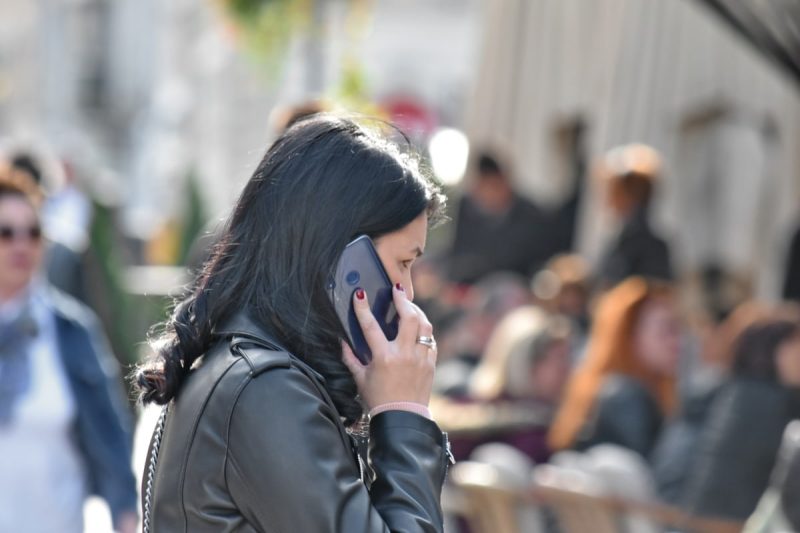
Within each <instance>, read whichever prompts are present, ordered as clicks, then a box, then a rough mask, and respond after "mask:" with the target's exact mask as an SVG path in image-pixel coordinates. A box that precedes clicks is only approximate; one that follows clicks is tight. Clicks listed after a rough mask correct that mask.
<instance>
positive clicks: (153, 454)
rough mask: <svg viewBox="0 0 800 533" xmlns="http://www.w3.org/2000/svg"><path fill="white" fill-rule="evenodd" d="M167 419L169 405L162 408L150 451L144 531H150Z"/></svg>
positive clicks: (144, 497)
mask: <svg viewBox="0 0 800 533" xmlns="http://www.w3.org/2000/svg"><path fill="white" fill-rule="evenodd" d="M166 420H167V406H166V405H165V406H164V408H163V409H162V410H161V416H159V417H158V423H157V424H156V429H155V431H154V432H153V447H152V449H151V451H150V460H149V461H148V462H147V482H146V483H145V488H144V494H143V495H142V498H143V499H144V511H143V512H144V516H143V517H142V533H150V516H151V509H152V507H153V484H154V483H155V478H156V463H157V462H158V449H159V448H160V447H161V437H162V435H163V434H164V422H166Z"/></svg>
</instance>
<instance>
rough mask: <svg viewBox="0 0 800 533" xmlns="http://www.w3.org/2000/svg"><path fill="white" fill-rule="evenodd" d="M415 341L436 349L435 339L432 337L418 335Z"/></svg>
mask: <svg viewBox="0 0 800 533" xmlns="http://www.w3.org/2000/svg"><path fill="white" fill-rule="evenodd" d="M417 343H418V344H422V345H425V346H427V347H428V348H431V349H433V350H435V349H436V341H435V340H434V339H433V337H426V336H425V335H420V336H419V337H417Z"/></svg>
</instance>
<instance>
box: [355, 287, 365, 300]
mask: <svg viewBox="0 0 800 533" xmlns="http://www.w3.org/2000/svg"><path fill="white" fill-rule="evenodd" d="M365 296H366V294H365V293H364V289H356V298H358V299H359V300H363V299H364V297H365Z"/></svg>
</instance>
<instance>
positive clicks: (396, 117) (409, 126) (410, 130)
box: [381, 95, 439, 139]
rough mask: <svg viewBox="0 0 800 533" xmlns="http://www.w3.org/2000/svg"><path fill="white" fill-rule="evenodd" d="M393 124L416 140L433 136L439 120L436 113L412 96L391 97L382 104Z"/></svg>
mask: <svg viewBox="0 0 800 533" xmlns="http://www.w3.org/2000/svg"><path fill="white" fill-rule="evenodd" d="M381 107H382V108H383V109H385V110H386V112H387V113H388V114H389V120H390V121H391V122H392V124H394V125H396V126H397V127H399V128H400V129H401V130H402V131H403V133H405V134H406V135H408V136H409V137H411V138H414V139H427V138H428V137H430V136H431V134H432V133H433V131H434V130H435V129H436V126H437V125H438V124H439V120H438V118H437V116H436V113H435V112H434V111H433V110H431V109H429V108H428V107H427V106H425V105H424V104H423V103H422V102H420V101H418V100H417V99H415V98H414V97H412V96H407V95H400V96H391V97H389V98H386V99H385V100H383V102H381Z"/></svg>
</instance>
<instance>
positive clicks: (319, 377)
mask: <svg viewBox="0 0 800 533" xmlns="http://www.w3.org/2000/svg"><path fill="white" fill-rule="evenodd" d="M406 147H407V146H406ZM400 150H401V148H400V147H399V146H397V145H395V144H393V143H390V142H389V141H388V140H386V139H383V138H381V137H379V136H378V135H377V134H375V133H373V132H370V131H369V130H366V129H365V128H364V127H362V126H359V125H357V124H356V123H354V122H353V121H350V120H346V119H342V118H337V117H334V116H330V115H318V116H315V117H311V118H309V119H306V120H303V121H300V122H298V123H296V124H295V125H294V126H292V127H290V128H289V129H288V130H287V131H286V132H284V133H283V134H282V135H281V136H280V137H279V138H278V139H277V140H276V141H275V143H274V144H273V145H272V146H271V147H270V148H269V149H268V150H267V152H266V154H265V155H264V157H263V159H262V161H261V163H260V164H259V166H258V167H257V169H256V170H255V172H254V173H253V176H252V177H251V179H250V180H249V181H248V182H247V184H246V186H245V187H244V190H243V191H242V193H241V196H240V198H239V200H238V202H237V204H236V206H235V207H234V209H233V212H232V215H231V217H230V219H229V221H228V223H227V225H226V230H225V232H224V234H223V236H222V240H221V241H220V242H219V244H218V246H217V247H216V248H215V251H214V255H213V256H212V258H211V259H210V261H209V262H208V263H207V264H206V266H205V268H204V270H203V272H202V273H200V275H199V276H198V279H197V280H196V284H195V286H194V288H193V290H192V291H191V293H190V294H189V295H188V296H187V297H186V298H185V299H184V300H183V301H181V302H180V303H178V304H177V306H176V308H175V311H174V313H173V315H172V318H171V319H170V321H169V322H168V323H167V324H166V325H165V332H164V334H163V336H162V337H161V338H160V339H158V340H156V341H155V348H156V349H157V356H156V357H155V358H154V359H153V360H152V361H150V362H149V363H148V364H146V365H144V366H143V367H142V368H140V370H139V373H138V379H137V382H138V383H139V385H140V388H141V392H142V399H143V401H145V402H148V403H149V402H155V403H157V404H161V405H165V406H167V407H165V410H164V411H163V415H162V418H161V419H160V422H159V428H160V430H158V429H157V431H156V432H155V433H154V438H153V440H152V446H151V450H150V453H149V454H148V455H149V458H148V465H149V466H148V468H147V470H146V473H147V475H146V476H145V480H144V487H145V494H149V495H151V496H152V497H151V498H145V501H144V513H143V515H144V516H145V517H146V518H145V521H146V522H145V525H146V526H149V528H150V529H149V530H150V531H157V532H160V531H176V530H186V531H192V532H197V533H199V532H203V531H209V532H210V531H223V530H224V531H264V532H266V531H303V532H306V531H308V532H312V531H313V532H319V533H323V532H333V531H342V532H354V533H355V532H367V531H370V532H372V531H374V532H378V531H381V532H384V531H389V530H391V531H430V532H435V531H438V532H441V531H442V521H443V519H442V510H441V505H440V493H441V488H442V484H443V482H444V479H445V476H446V472H447V464H448V462H449V461H448V458H449V452H448V444H447V436H446V435H445V434H443V433H442V432H441V430H440V429H439V427H438V426H437V425H436V423H435V422H434V421H433V420H431V418H430V413H429V412H428V411H427V404H428V401H429V396H430V392H431V382H432V380H433V371H434V366H435V362H436V344H435V342H434V341H433V330H432V326H431V325H430V323H429V321H428V320H427V318H426V317H425V315H424V313H422V311H421V310H419V309H418V308H417V307H416V306H415V305H414V304H413V303H412V300H413V298H414V288H413V285H412V283H411V270H412V267H413V264H414V262H415V260H416V259H417V257H418V256H419V255H421V254H422V252H423V251H424V249H425V245H426V234H427V228H428V223H429V220H430V221H431V222H435V221H437V219H438V218H439V215H440V212H441V210H442V209H443V204H444V201H445V200H444V197H443V196H442V195H441V193H440V192H439V190H438V188H437V187H436V185H435V184H434V183H433V182H432V180H430V179H429V178H428V177H427V176H425V175H424V174H422V173H421V172H420V171H419V169H418V166H417V163H416V162H415V159H414V158H413V157H412V156H410V155H407V154H403V153H401V151H400ZM360 235H367V236H369V237H371V238H372V239H373V240H374V242H375V246H376V249H377V254H378V256H379V259H380V260H381V262H382V264H383V266H384V267H385V269H386V272H387V274H388V276H389V279H390V280H391V282H392V283H393V284H394V288H393V290H392V296H393V301H394V304H395V307H396V309H397V312H398V314H399V317H400V318H399V333H398V335H397V337H396V338H395V339H394V340H392V341H389V340H387V338H386V337H385V336H384V334H383V332H382V330H381V328H380V326H379V325H378V323H377V322H376V320H375V317H374V316H373V314H372V313H371V312H370V304H369V301H370V299H372V298H374V297H375V295H374V294H366V293H365V291H364V290H363V289H354V291H353V306H354V309H355V314H356V317H357V318H356V319H357V320H358V322H359V324H360V325H361V328H362V330H363V331H364V333H365V337H366V341H367V343H368V344H369V347H370V349H371V352H372V360H371V362H370V363H369V364H367V365H364V364H362V363H361V362H359V360H358V359H356V357H355V355H353V353H352V351H351V349H350V348H349V347H348V345H347V344H346V343H345V342H344V341H343V340H342V339H345V338H346V334H345V330H344V326H343V325H342V324H341V323H340V321H339V319H338V316H337V314H336V311H335V309H334V306H333V303H332V302H331V301H330V299H329V290H328V285H329V280H330V278H331V276H332V275H333V274H334V273H335V269H336V267H337V263H338V260H339V258H340V256H341V254H342V251H343V250H344V249H345V246H346V245H347V244H348V243H349V242H351V241H352V240H353V239H354V238H356V237H358V236H360ZM365 414H368V420H369V423H368V433H369V449H368V457H367V461H368V465H366V464H364V462H362V458H361V456H360V455H359V454H358V453H357V450H356V443H355V440H356V439H355V436H356V435H359V434H360V433H361V432H364V431H365V429H366V428H364V426H363V422H362V421H363V420H364V415H365ZM147 517H150V521H149V522H148V521H147Z"/></svg>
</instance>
